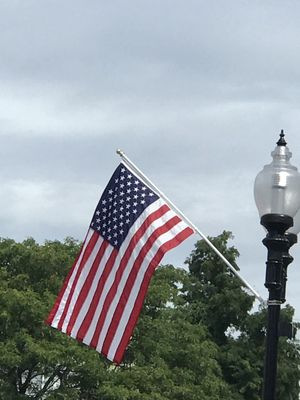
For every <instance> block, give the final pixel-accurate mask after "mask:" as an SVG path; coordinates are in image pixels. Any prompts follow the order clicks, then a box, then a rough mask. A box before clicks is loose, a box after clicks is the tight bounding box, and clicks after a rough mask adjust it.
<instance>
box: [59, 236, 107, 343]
mask: <svg viewBox="0 0 300 400" xmlns="http://www.w3.org/2000/svg"><path fill="white" fill-rule="evenodd" d="M108 245H109V243H108V242H107V241H106V240H104V241H103V242H102V244H101V246H100V249H99V251H98V253H97V255H96V258H95V260H94V262H93V265H92V267H91V269H90V271H89V273H88V275H87V277H86V279H85V281H84V284H83V285H82V288H81V290H80V293H79V295H78V298H77V300H76V303H75V305H74V308H73V310H72V315H71V318H70V321H69V323H68V327H67V330H66V333H67V334H68V335H70V334H71V331H72V329H73V327H74V324H75V321H76V319H77V317H78V314H79V312H80V310H81V307H82V306H83V304H84V301H85V299H86V298H87V296H88V293H89V291H90V289H91V286H92V284H93V281H94V278H95V275H96V273H97V270H98V267H99V264H100V262H101V258H102V257H103V254H104V252H105V250H106V249H107V247H108ZM70 312H71V310H70Z"/></svg>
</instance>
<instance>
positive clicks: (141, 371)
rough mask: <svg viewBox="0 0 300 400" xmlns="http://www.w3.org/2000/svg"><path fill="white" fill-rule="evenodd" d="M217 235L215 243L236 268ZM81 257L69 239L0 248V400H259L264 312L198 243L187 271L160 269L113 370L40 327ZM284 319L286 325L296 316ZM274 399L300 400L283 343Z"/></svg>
mask: <svg viewBox="0 0 300 400" xmlns="http://www.w3.org/2000/svg"><path fill="white" fill-rule="evenodd" d="M230 239H231V235H230V233H228V232H223V234H221V235H220V236H218V237H217V238H212V241H213V242H214V244H215V245H216V247H218V248H219V249H220V251H221V252H222V253H223V254H224V255H225V256H226V257H227V258H228V259H229V260H230V261H231V262H232V263H233V264H234V265H235V262H236V258H237V257H238V252H237V250H236V249H235V248H234V247H232V246H231V247H230V246H229V245H228V242H229V240H230ZM79 249H80V243H78V242H77V241H75V240H73V239H70V238H69V239H66V240H65V241H64V242H59V241H47V242H45V243H44V244H38V243H36V242H35V241H34V240H33V239H28V240H26V241H24V242H22V243H16V242H15V241H13V240H10V239H2V240H0V398H3V399H7V400H18V399H26V398H33V399H50V400H60V399H63V400H68V399H72V400H87V399H89V400H121V399H122V400H126V399H127V400H150V399H151V400H169V399H172V400H173V399H175V400H196V399H197V400H198V399H201V400H219V399H221V398H222V399H224V400H229V399H231V400H250V399H251V400H256V399H259V398H260V392H261V386H262V370H263V357H264V340H265V324H266V310H265V309H262V310H259V311H257V312H255V313H251V312H250V311H251V308H252V304H253V297H251V296H249V294H248V293H247V292H246V290H245V289H244V288H243V287H241V284H240V282H239V281H238V280H237V279H236V277H235V276H233V275H232V273H231V272H229V271H228V270H227V268H226V266H224V264H223V263H222V262H221V261H220V260H219V259H218V257H216V256H215V255H214V254H213V253H212V251H211V250H210V249H209V248H208V247H207V245H206V244H205V243H204V242H203V241H199V242H197V243H196V246H195V250H194V251H193V252H192V254H191V255H190V257H189V258H188V259H187V264H188V267H189V270H188V271H185V270H183V269H177V268H174V267H173V266H171V265H166V266H161V267H159V268H158V269H157V270H156V273H155V275H154V277H153V279H152V281H151V285H150V287H149V290H148V295H147V298H146V301H145V304H144V307H143V310H142V313H141V316H140V318H139V322H138V325H137V327H136V329H135V331H134V335H133V338H132V340H131V343H130V345H129V347H128V349H127V351H126V354H125V357H124V360H123V362H122V364H121V365H120V366H115V365H113V364H111V363H109V362H108V361H106V360H105V359H103V358H102V357H101V356H100V355H98V353H97V352H96V351H95V350H92V349H89V348H88V347H86V346H85V345H82V344H80V343H78V342H76V341H75V340H74V339H71V338H69V337H68V336H66V335H64V334H62V333H60V332H59V331H57V330H55V329H52V328H50V327H48V326H47V325H45V323H44V320H45V318H46V317H47V315H48V313H49V311H50V309H51V307H52V305H53V302H54V300H55V297H56V296H57V293H58V292H59V289H60V287H61V285H62V282H63V279H64V278H65V276H66V274H67V272H68V270H69V269H70V267H71V264H72V263H73V260H74V259H75V257H76V254H77V253H78V251H79ZM282 314H283V318H285V319H286V320H287V321H291V319H292V316H293V309H292V308H291V307H286V308H285V309H284V310H283V313H282ZM279 345H280V348H279V369H278V398H280V400H290V399H291V398H293V399H296V398H297V396H298V394H299V386H298V382H299V379H300V376H299V369H298V365H299V349H298V347H297V346H296V345H295V344H294V343H293V342H292V341H290V340H287V339H286V338H280V343H279Z"/></svg>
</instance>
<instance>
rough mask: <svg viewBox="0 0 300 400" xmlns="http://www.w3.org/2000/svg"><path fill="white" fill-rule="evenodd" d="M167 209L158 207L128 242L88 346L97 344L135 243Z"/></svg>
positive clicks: (164, 206)
mask: <svg viewBox="0 0 300 400" xmlns="http://www.w3.org/2000/svg"><path fill="white" fill-rule="evenodd" d="M169 210H170V209H169V207H168V206H166V205H163V206H162V207H160V208H159V209H158V210H156V211H154V212H153V213H152V214H150V215H149V216H148V217H147V219H146V220H145V221H144V222H143V224H142V225H141V226H140V228H139V229H138V230H137V232H136V233H135V234H134V236H133V237H132V239H131V240H130V242H129V245H128V247H127V249H126V251H125V254H124V256H123V257H122V260H121V262H120V265H119V267H118V269H117V272H116V275H115V278H114V282H113V284H112V286H111V288H110V289H109V291H108V293H107V295H106V297H105V301H104V303H103V307H102V310H101V313H100V316H99V319H98V322H97V325H96V329H95V332H94V334H93V338H92V340H91V343H90V346H91V347H94V348H96V347H97V344H98V340H99V336H100V333H101V329H102V326H103V323H104V321H105V318H106V316H107V312H108V310H109V307H110V305H111V303H112V301H113V299H114V297H115V294H116V292H117V289H118V286H119V283H120V281H121V279H122V276H123V273H124V270H125V268H126V266H127V264H128V261H129V259H130V257H131V254H132V251H133V249H134V248H135V247H136V245H137V243H138V242H139V240H140V239H141V238H142V237H143V235H144V233H145V232H146V231H147V229H148V227H149V226H150V225H151V224H152V223H153V222H154V221H155V220H157V219H159V218H161V217H162V216H163V215H164V214H166V213H167V212H168V211H169Z"/></svg>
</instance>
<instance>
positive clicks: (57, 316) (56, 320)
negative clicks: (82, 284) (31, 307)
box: [51, 229, 94, 328]
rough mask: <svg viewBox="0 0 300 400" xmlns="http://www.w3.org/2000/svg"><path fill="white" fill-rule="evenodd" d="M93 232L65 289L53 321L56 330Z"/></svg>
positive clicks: (90, 231) (91, 231)
mask: <svg viewBox="0 0 300 400" xmlns="http://www.w3.org/2000/svg"><path fill="white" fill-rule="evenodd" d="M93 232H94V231H93V230H92V229H89V231H88V233H87V236H86V239H85V242H84V244H83V248H82V250H81V253H80V256H79V258H78V260H77V262H76V265H75V267H74V268H73V272H72V275H71V277H70V279H69V282H68V285H67V287H66V289H65V292H64V294H63V297H62V299H61V301H60V304H59V307H58V309H57V311H56V314H55V317H54V318H53V321H52V323H51V326H53V327H54V328H57V325H58V323H59V321H60V318H61V316H62V314H63V311H64V308H65V305H66V302H67V300H68V296H69V294H70V291H71V289H72V286H73V282H74V279H75V276H76V273H77V271H78V268H79V265H80V263H81V260H82V257H83V255H84V252H85V250H86V247H87V245H88V243H89V241H90V239H91V237H92V235H93Z"/></svg>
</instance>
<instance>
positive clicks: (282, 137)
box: [276, 129, 287, 146]
mask: <svg viewBox="0 0 300 400" xmlns="http://www.w3.org/2000/svg"><path fill="white" fill-rule="evenodd" d="M276 144H277V146H286V144H287V143H286V141H285V139H284V130H283V129H281V132H280V139H279V140H278V142H277V143H276Z"/></svg>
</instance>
